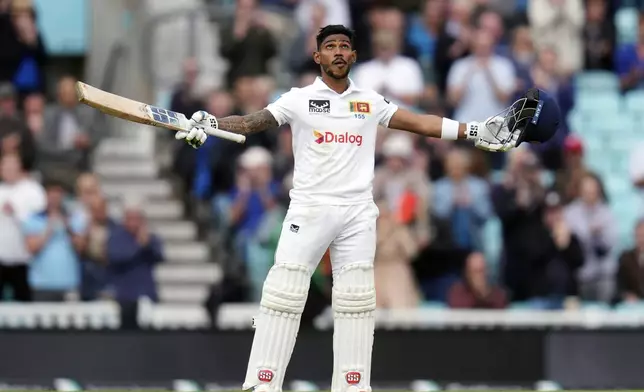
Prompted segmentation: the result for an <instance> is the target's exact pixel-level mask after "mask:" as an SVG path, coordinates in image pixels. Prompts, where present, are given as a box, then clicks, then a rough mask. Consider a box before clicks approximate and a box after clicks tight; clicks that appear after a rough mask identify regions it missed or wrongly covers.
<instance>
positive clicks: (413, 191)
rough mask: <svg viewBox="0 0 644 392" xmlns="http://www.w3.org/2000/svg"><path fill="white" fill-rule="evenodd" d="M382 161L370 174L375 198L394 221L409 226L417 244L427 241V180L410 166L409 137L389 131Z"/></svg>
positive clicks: (410, 146)
mask: <svg viewBox="0 0 644 392" xmlns="http://www.w3.org/2000/svg"><path fill="white" fill-rule="evenodd" d="M383 154H384V156H385V162H384V164H383V165H381V166H380V167H378V168H377V169H376V172H375V176H374V185H373V193H374V198H375V199H376V200H382V203H386V205H387V210H388V211H391V214H392V215H393V216H394V217H395V219H396V221H397V222H399V223H401V224H405V225H410V226H413V231H412V233H413V235H414V238H415V239H416V241H419V242H420V244H421V246H424V245H427V244H428V243H429V238H430V233H429V231H428V230H429V222H428V219H429V213H428V212H429V205H430V183H429V178H427V175H426V174H425V173H424V171H423V170H421V169H418V168H410V165H411V162H412V158H413V156H414V146H413V144H412V141H411V138H410V137H409V136H407V135H404V134H393V135H391V136H389V137H388V138H387V139H386V140H385V142H384V144H383Z"/></svg>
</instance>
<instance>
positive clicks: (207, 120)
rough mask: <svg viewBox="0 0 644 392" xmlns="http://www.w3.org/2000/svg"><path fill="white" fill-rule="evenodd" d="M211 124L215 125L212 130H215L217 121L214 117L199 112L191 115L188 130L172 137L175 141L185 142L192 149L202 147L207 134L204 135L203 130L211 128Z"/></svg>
mask: <svg viewBox="0 0 644 392" xmlns="http://www.w3.org/2000/svg"><path fill="white" fill-rule="evenodd" d="M213 122H214V124H215V126H214V127H213V128H217V126H216V124H217V119H216V118H215V116H213V115H211V114H209V113H207V112H204V111H203V110H200V111H198V112H195V113H194V114H193V115H192V118H191V119H190V122H189V125H190V130H189V131H178V132H177V133H176V134H175V135H174V137H175V138H176V139H177V140H185V141H186V143H188V144H189V145H190V146H192V147H193V148H199V147H201V146H203V144H204V143H205V142H206V140H207V139H208V134H207V133H206V131H205V130H204V128H205V127H209V126H212V125H211V124H212V123H213Z"/></svg>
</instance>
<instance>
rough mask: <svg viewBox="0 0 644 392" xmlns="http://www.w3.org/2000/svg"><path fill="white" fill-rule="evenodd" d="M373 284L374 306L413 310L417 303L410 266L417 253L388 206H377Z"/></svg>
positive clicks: (410, 235)
mask: <svg viewBox="0 0 644 392" xmlns="http://www.w3.org/2000/svg"><path fill="white" fill-rule="evenodd" d="M378 209H379V210H380V216H379V217H378V223H377V225H378V227H377V234H378V239H377V243H376V257H375V261H374V265H375V281H376V292H377V296H376V299H377V306H378V307H381V308H389V309H400V308H414V307H416V306H418V304H419V302H420V294H419V293H420V291H419V290H418V285H417V284H416V281H415V278H414V275H413V272H412V269H411V267H410V263H411V260H412V258H413V257H414V256H415V255H416V252H418V241H417V240H416V238H415V236H414V235H413V233H412V232H411V231H410V230H409V228H407V227H406V226H405V225H404V224H401V222H400V221H399V220H398V219H397V217H396V214H395V212H394V211H392V210H391V209H390V207H389V203H387V202H386V201H381V202H379V203H378Z"/></svg>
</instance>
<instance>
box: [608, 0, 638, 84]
mask: <svg viewBox="0 0 644 392" xmlns="http://www.w3.org/2000/svg"><path fill="white" fill-rule="evenodd" d="M637 31H638V34H637V42H635V43H625V44H622V45H621V46H620V47H619V48H618V49H617V53H616V58H615V70H616V71H617V74H618V75H619V77H620V82H621V87H622V89H623V90H631V89H634V88H642V87H643V86H644V83H643V80H644V50H643V49H644V12H640V16H639V23H638V30H637Z"/></svg>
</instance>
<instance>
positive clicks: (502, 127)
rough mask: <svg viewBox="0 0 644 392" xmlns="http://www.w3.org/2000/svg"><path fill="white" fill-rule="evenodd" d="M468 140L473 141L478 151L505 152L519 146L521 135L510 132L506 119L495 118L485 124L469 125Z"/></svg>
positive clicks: (501, 117) (475, 123)
mask: <svg viewBox="0 0 644 392" xmlns="http://www.w3.org/2000/svg"><path fill="white" fill-rule="evenodd" d="M467 139H468V140H473V141H474V146H476V148H478V149H481V150H485V151H493V152H505V151H509V150H511V149H513V148H515V147H516V146H517V141H518V139H519V133H518V132H516V133H512V132H510V130H509V129H508V124H507V121H506V118H505V117H503V116H494V117H490V118H488V119H487V120H485V121H484V122H472V123H468V124H467Z"/></svg>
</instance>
